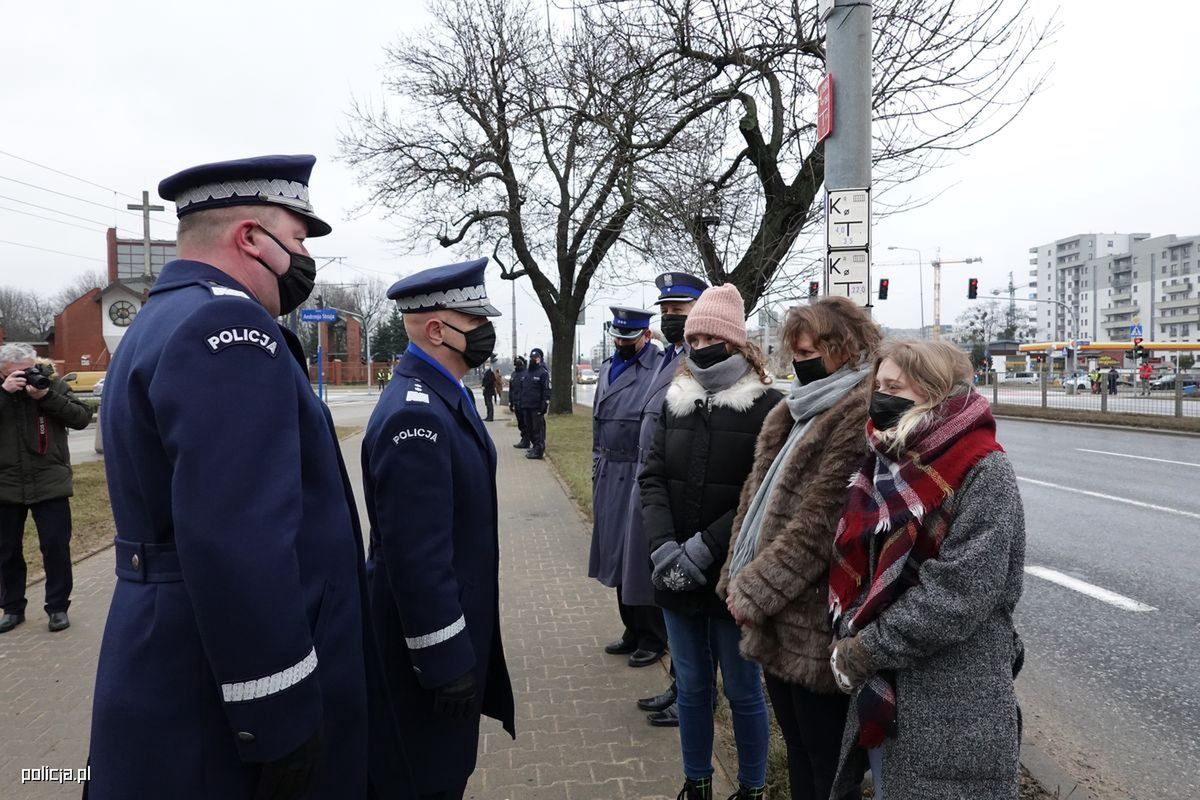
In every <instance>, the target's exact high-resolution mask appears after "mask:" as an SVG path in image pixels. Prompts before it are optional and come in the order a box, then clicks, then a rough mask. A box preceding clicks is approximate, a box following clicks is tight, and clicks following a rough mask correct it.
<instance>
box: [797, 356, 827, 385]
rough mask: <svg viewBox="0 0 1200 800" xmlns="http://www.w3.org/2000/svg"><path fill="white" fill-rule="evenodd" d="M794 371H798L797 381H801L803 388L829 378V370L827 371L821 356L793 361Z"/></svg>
mask: <svg viewBox="0 0 1200 800" xmlns="http://www.w3.org/2000/svg"><path fill="white" fill-rule="evenodd" d="M792 369H794V370H795V371H796V380H798V381H800V385H801V386H804V385H805V384H809V383H812V382H813V381H819V380H821V379H822V378H828V377H829V370H827V369H825V361H824V359H822V358H821V357H820V356H817V357H816V358H808V359H805V360H804V361H793V362H792Z"/></svg>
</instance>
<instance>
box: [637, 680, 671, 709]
mask: <svg viewBox="0 0 1200 800" xmlns="http://www.w3.org/2000/svg"><path fill="white" fill-rule="evenodd" d="M673 705H675V684H673V683H672V684H671V686H670V687H669V688H668V689H667V690H666V691H665V692H663V693H662V694H656V695H654V697H643V698H642V699H641V700H638V701H637V707H638V708H640V709H641V710H642V711H662V710H663V709H664V708H667V707H668V706H673Z"/></svg>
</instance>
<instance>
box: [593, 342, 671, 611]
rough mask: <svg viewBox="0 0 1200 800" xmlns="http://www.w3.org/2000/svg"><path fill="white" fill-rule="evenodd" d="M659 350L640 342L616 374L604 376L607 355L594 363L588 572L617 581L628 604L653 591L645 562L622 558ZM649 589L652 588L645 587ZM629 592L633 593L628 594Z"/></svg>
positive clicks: (649, 599) (648, 600)
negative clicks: (644, 413) (597, 366)
mask: <svg viewBox="0 0 1200 800" xmlns="http://www.w3.org/2000/svg"><path fill="white" fill-rule="evenodd" d="M662 358H663V354H662V351H661V350H659V349H658V348H657V347H655V346H654V345H652V344H647V345H645V346H644V347H643V348H642V350H641V352H639V353H638V355H637V358H636V359H635V360H634V361H633V362H632V363H630V364H629V365H628V366H626V367H625V369H624V371H622V372H621V374H620V375H618V376H617V379H616V380H615V381H614V380H610V375H611V373H612V366H613V360H612V358H609V359H608V360H607V361H605V362H604V364H603V366H601V368H600V382H599V383H598V384H597V388H596V399H595V401H594V402H593V404H592V518H593V519H592V549H591V555H590V557H589V560H588V577H591V578H595V579H596V580H598V581H600V583H602V584H604V585H605V586H608V587H610V588H612V587H616V586H620V587H621V592H622V597H623V599H624V602H625V603H627V604H629V605H653V604H654V597H653V592H652V591H648V590H647V589H645V588H643V583H645V581H644V580H643V578H644V574H645V572H646V567H645V565H644V564H642V560H643V559H642V558H641V557H640V556H639V558H638V559H637V561H636V562H635V563H631V562H630V561H629V560H628V559H627V558H626V555H625V553H626V550H627V546H628V543H629V542H628V540H629V519H630V514H631V511H630V508H631V506H633V505H635V504H636V505H638V506H639V508H640V504H641V495H640V494H639V493H637V492H635V491H633V489H632V487H636V486H637V476H638V472H639V471H640V465H639V462H638V430H639V426H640V425H641V418H642V408H643V406H644V404H645V400H646V393H647V391H648V390H649V387H650V384H651V382H652V381H653V380H654V379H655V377H656V376H657V375H658V371H659V366H660V364H661V363H662ZM649 588H650V589H652V588H653V587H649ZM629 592H632V593H633V594H632V595H631V594H629Z"/></svg>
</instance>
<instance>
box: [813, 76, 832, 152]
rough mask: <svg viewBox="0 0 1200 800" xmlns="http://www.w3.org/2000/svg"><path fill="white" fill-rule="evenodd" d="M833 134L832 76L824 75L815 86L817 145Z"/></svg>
mask: <svg viewBox="0 0 1200 800" xmlns="http://www.w3.org/2000/svg"><path fill="white" fill-rule="evenodd" d="M832 134H833V76H832V75H826V76H825V77H824V78H822V79H821V82H820V83H818V84H817V144H820V143H821V142H823V141H825V140H826V139H828V138H829V137H830V135H832Z"/></svg>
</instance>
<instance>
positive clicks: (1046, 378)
mask: <svg viewBox="0 0 1200 800" xmlns="http://www.w3.org/2000/svg"><path fill="white" fill-rule="evenodd" d="M1049 370H1050V353H1046V359H1045V360H1044V361H1043V362H1042V408H1045V407H1046V390H1047V388H1048V386H1049V382H1050V372H1049Z"/></svg>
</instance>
